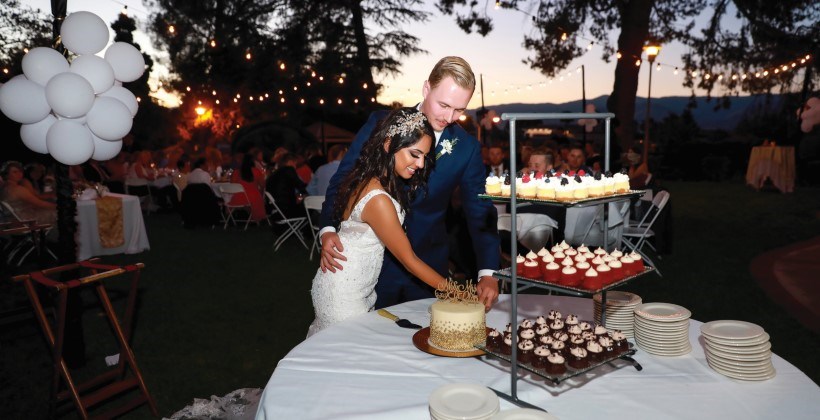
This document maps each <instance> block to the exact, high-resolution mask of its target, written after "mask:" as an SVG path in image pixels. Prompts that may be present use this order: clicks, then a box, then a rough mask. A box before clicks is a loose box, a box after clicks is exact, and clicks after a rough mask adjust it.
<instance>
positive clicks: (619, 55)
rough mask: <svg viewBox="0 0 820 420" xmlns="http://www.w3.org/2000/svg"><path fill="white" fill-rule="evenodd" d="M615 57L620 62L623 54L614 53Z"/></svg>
mask: <svg viewBox="0 0 820 420" xmlns="http://www.w3.org/2000/svg"><path fill="white" fill-rule="evenodd" d="M615 57H618V60H620V59H621V57H623V54H621V52H620V51H618V52H616V53H615Z"/></svg>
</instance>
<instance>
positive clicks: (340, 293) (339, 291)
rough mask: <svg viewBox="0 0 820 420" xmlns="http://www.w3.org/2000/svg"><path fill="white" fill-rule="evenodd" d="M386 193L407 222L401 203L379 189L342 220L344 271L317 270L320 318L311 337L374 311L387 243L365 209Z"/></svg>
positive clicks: (315, 304) (310, 331) (314, 290)
mask: <svg viewBox="0 0 820 420" xmlns="http://www.w3.org/2000/svg"><path fill="white" fill-rule="evenodd" d="M379 194H384V195H386V196H387V197H389V198H390V201H392V202H393V206H394V207H395V208H396V214H398V216H399V222H400V223H404V212H402V210H401V207H400V205H399V203H398V202H397V201H396V200H395V199H393V197H391V196H390V194H388V193H387V192H386V191H384V190H380V189H376V190H372V191H370V192H368V193H367V194H365V195H364V197H362V198H361V199H359V201H358V202H357V203H356V205H355V206H354V207H353V210H352V211H351V212H350V217H348V219H347V220H345V221H343V222H342V223H341V226H340V229H339V239H340V240H341V241H342V245H343V246H344V252H343V254H344V256H345V257H346V258H347V261H342V262H341V263H342V266H343V267H344V270H336V272H335V273H332V272H330V270H328V271H327V272H326V273H323V272H322V270H321V269H319V270H317V271H316V277H314V278H313V287H312V289H311V292H310V294H311V297H312V298H313V311H314V313H315V314H316V318H315V319H314V321H313V323H312V324H311V325H310V328H309V329H308V337H310V336H311V335H313V334H316V333H317V332H319V331H320V330H322V329H324V328H327V327H328V326H330V325H332V324H335V323H337V322H341V321H343V320H345V319H347V318H351V317H353V316H356V315H360V314H363V313H365V312H369V311H372V310H373V306H374V304H375V303H376V291H375V288H376V282H377V281H378V279H379V272H381V269H382V261H383V259H384V243H382V241H381V240H380V239H379V238H378V237H377V236H376V233H375V232H373V229H371V228H370V225H368V224H367V223H365V222H363V221H362V211H363V210H364V207H365V205H367V202H368V201H370V199H372V198H373V197H375V196H377V195H379Z"/></svg>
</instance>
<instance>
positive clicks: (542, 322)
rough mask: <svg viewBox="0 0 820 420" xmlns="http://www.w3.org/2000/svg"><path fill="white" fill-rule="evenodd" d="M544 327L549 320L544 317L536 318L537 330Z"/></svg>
mask: <svg viewBox="0 0 820 420" xmlns="http://www.w3.org/2000/svg"><path fill="white" fill-rule="evenodd" d="M542 325H547V318H546V317H544V315H539V316H538V318H535V328H536V329H537V328H538V327H540V326H542Z"/></svg>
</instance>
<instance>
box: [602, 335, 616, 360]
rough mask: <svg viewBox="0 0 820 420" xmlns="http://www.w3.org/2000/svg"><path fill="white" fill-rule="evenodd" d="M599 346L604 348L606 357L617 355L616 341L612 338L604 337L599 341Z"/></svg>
mask: <svg viewBox="0 0 820 420" xmlns="http://www.w3.org/2000/svg"><path fill="white" fill-rule="evenodd" d="M598 344H600V345H601V347H603V348H604V356H605V357H611V356H614V355H616V354H617V352H616V351H615V340H613V339H612V337H610V336H608V335H607V336H603V337H601V338H599V339H598Z"/></svg>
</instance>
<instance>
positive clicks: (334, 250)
mask: <svg viewBox="0 0 820 420" xmlns="http://www.w3.org/2000/svg"><path fill="white" fill-rule="evenodd" d="M321 239H322V258H321V261H320V262H319V263H320V264H319V266H320V267H321V268H322V272H323V273H327V270H330V272H331V273H335V272H336V269H339V270H341V269H342V265H341V264H339V262H338V261H336V260H341V261H347V258H346V257H345V256H344V255H342V252H344V250H345V248H344V246H343V245H342V241H341V240H339V234H337V233H336V232H325V234H324V235H322V238H321Z"/></svg>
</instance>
